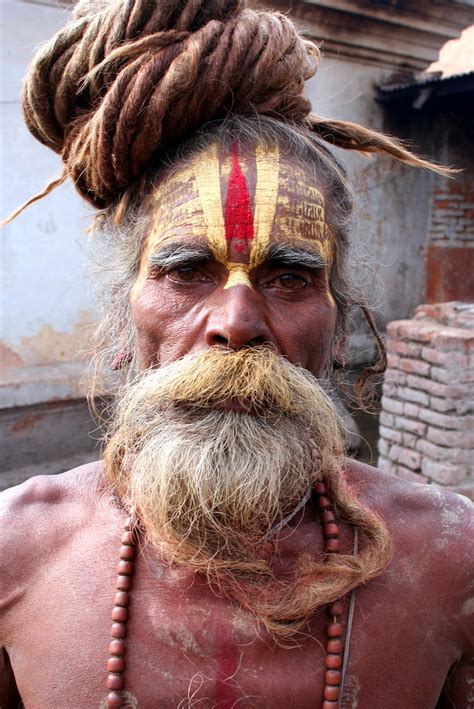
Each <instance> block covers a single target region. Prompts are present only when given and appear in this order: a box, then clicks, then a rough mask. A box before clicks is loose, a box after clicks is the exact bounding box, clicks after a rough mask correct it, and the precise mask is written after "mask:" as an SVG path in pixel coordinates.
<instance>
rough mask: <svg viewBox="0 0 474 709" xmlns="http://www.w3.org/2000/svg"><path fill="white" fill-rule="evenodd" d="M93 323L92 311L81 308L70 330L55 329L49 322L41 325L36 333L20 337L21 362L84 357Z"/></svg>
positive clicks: (64, 360) (32, 363)
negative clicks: (76, 320) (77, 318)
mask: <svg viewBox="0 0 474 709" xmlns="http://www.w3.org/2000/svg"><path fill="white" fill-rule="evenodd" d="M93 324H94V319H93V315H92V312H91V311H90V310H81V311H80V312H79V320H78V322H77V323H76V324H75V325H74V326H73V328H72V331H71V332H60V331H58V330H55V329H54V327H53V326H52V325H50V324H49V323H47V324H44V325H42V327H41V328H40V329H39V330H38V332H37V333H36V335H31V336H28V337H25V336H23V337H22V338H21V345H20V348H19V349H20V353H21V359H22V360H23V363H24V364H25V365H26V366H37V365H43V364H52V363H55V362H70V361H72V360H74V359H84V354H85V352H86V351H87V350H88V349H89V348H90V345H91V336H92V326H93ZM81 355H82V356H81ZM18 356H20V355H18Z"/></svg>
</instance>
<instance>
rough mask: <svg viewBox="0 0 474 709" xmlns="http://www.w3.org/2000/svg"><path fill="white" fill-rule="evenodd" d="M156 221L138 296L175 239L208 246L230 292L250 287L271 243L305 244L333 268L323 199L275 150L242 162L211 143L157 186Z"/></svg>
mask: <svg viewBox="0 0 474 709" xmlns="http://www.w3.org/2000/svg"><path fill="white" fill-rule="evenodd" d="M153 223H154V226H153V229H152V231H151V233H150V236H149V238H148V241H147V244H146V247H145V252H144V254H143V256H142V259H141V263H142V267H141V268H140V273H139V276H138V278H137V282H136V283H135V286H134V288H133V289H132V298H133V297H134V295H135V294H136V292H137V291H138V288H139V287H140V285H141V284H142V283H143V282H144V280H146V279H147V277H148V276H147V269H148V265H147V262H148V258H149V256H150V254H151V253H153V252H154V251H155V250H156V249H157V248H158V247H159V246H160V245H161V244H163V243H164V242H166V241H168V240H170V239H173V240H176V239H179V240H180V241H181V240H183V238H184V239H186V238H189V239H190V240H191V239H193V240H194V241H206V242H207V243H208V245H209V247H210V249H211V252H212V254H213V256H214V258H215V259H216V261H218V262H219V263H221V264H223V265H224V266H225V267H226V269H227V270H228V274H229V275H228V278H227V281H226V283H225V286H224V287H225V288H226V289H227V288H232V287H233V286H236V285H245V286H247V287H250V288H252V283H251V280H250V272H251V271H252V270H253V269H255V268H257V267H258V266H259V265H261V264H262V263H263V262H264V260H265V258H266V256H267V254H268V249H269V246H270V243H278V242H281V243H285V244H292V243H294V244H295V245H297V244H304V246H305V248H308V247H309V248H312V249H314V250H315V251H316V252H318V253H319V254H320V255H321V256H323V258H324V259H325V261H326V262H327V263H328V264H330V263H331V261H332V258H333V243H332V235H331V232H330V229H329V227H328V225H327V222H326V215H325V200H324V196H323V194H322V193H321V191H320V190H319V189H318V188H317V187H316V186H315V185H314V183H312V182H311V179H310V178H309V177H308V173H307V171H306V170H305V169H304V168H301V167H299V166H297V165H294V163H293V162H290V161H289V160H286V159H285V160H282V158H281V156H280V153H279V150H278V148H277V147H276V148H273V149H267V148H263V147H257V148H256V149H255V153H254V155H252V154H251V153H246V154H245V156H244V157H242V156H240V155H239V154H238V151H237V148H233V149H232V150H231V152H230V155H229V154H226V155H223V156H222V155H220V154H219V148H218V146H217V145H216V144H215V145H212V146H211V147H210V148H209V149H208V150H206V151H205V152H203V153H201V154H200V155H198V156H197V158H196V159H194V161H193V162H192V163H191V164H190V165H189V166H187V167H184V168H181V169H179V170H178V171H177V172H176V173H175V174H172V175H171V176H167V177H166V179H164V180H163V182H162V183H161V185H159V187H158V188H157V190H156V192H155V194H154V195H153Z"/></svg>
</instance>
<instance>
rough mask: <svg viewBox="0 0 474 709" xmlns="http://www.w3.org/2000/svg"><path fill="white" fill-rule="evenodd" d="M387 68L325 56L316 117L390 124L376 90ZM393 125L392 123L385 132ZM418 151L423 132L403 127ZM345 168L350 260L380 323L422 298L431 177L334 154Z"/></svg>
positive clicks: (313, 84) (315, 87) (315, 93)
mask: <svg viewBox="0 0 474 709" xmlns="http://www.w3.org/2000/svg"><path fill="white" fill-rule="evenodd" d="M390 73H391V70H389V69H388V68H387V67H385V68H382V67H378V66H376V65H375V64H373V63H363V62H361V63H358V62H357V61H356V60H353V61H347V60H343V59H334V58H332V57H327V58H323V60H322V63H321V67H320V69H319V71H318V73H317V75H316V77H315V78H314V79H312V80H311V81H310V82H309V84H308V95H309V97H310V98H311V101H312V104H313V109H314V111H315V112H316V113H320V114H321V115H323V116H330V117H333V118H343V119H346V120H351V121H356V122H359V123H361V124H362V125H366V126H370V127H371V128H375V129H379V130H384V129H385V128H386V127H387V120H386V114H385V113H384V109H383V107H382V106H381V105H380V104H379V103H378V102H377V101H376V100H375V87H376V86H377V85H378V84H380V83H383V82H384V81H386V80H387V77H388V76H389V75H390ZM390 127H392V128H393V126H389V128H390ZM403 130H407V131H409V132H410V134H411V135H412V137H413V142H414V144H415V146H417V147H418V148H419V150H420V152H422V153H424V154H429V152H430V146H429V145H425V144H424V142H425V138H424V133H423V131H421V130H420V131H417V130H416V127H415V128H413V126H411V125H408V126H407V125H405V126H402V127H401V131H399V135H404V133H403ZM334 152H335V153H336V154H337V156H338V157H339V159H340V160H341V161H342V162H343V164H344V165H346V166H347V167H348V170H349V175H350V178H351V180H352V182H353V184H354V187H355V191H356V228H355V233H354V238H353V245H354V248H353V261H354V264H358V280H359V282H360V283H361V284H362V285H363V286H365V290H366V292H367V295H368V297H369V300H370V302H371V303H372V305H373V306H375V308H376V311H377V313H378V323H379V325H381V326H382V327H385V325H386V323H387V322H388V321H390V320H394V319H399V318H405V317H408V316H409V315H410V314H411V313H412V312H413V310H414V308H415V307H416V306H417V305H418V304H419V303H420V302H422V300H423V294H424V283H423V257H422V252H423V249H424V247H425V244H426V239H427V233H428V227H429V221H430V195H431V189H432V183H433V177H432V175H429V174H427V173H423V172H420V171H418V170H414V169H413V168H406V167H403V166H400V165H397V164H396V163H394V162H393V161H391V160H389V159H387V158H370V159H368V158H363V157H360V156H355V155H353V154H351V153H348V152H347V151H343V150H338V149H334Z"/></svg>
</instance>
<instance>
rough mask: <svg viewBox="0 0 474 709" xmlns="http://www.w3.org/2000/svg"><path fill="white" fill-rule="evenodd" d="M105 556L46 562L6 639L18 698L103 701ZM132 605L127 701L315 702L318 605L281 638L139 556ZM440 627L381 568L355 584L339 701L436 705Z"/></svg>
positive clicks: (388, 708) (320, 637)
mask: <svg viewBox="0 0 474 709" xmlns="http://www.w3.org/2000/svg"><path fill="white" fill-rule="evenodd" d="M111 562H112V563H111V564H110V572H104V571H103V568H104V565H103V563H100V564H97V565H95V564H94V563H91V564H90V566H87V564H84V560H82V562H81V564H80V565H78V564H73V568H70V569H68V570H65V569H64V568H63V567H62V566H61V565H58V566H57V567H52V568H50V569H49V576H48V577H46V576H45V577H44V579H38V581H37V583H36V584H35V585H34V587H33V588H32V589H31V592H30V594H29V596H28V600H27V601H25V603H24V605H23V607H22V609H21V612H20V613H19V615H18V631H19V632H18V633H17V637H18V642H17V643H15V644H14V646H12V647H11V648H8V650H9V653H10V657H11V661H12V666H13V669H14V672H15V676H16V680H17V683H18V687H19V691H20V694H21V696H22V698H23V701H24V704H25V706H26V707H27V708H29V707H33V708H34V709H50V708H51V707H68V709H76V708H77V709H84V707H86V706H87V707H102V706H104V701H105V696H106V693H107V690H106V678H107V669H106V663H107V658H108V655H109V652H108V646H109V643H110V640H111V637H110V630H111V624H112V620H111V611H112V607H113V601H114V592H115V573H114V563H113V562H114V560H113V559H111ZM69 563H70V562H69ZM129 610H130V616H129V621H128V623H127V639H126V673H125V681H126V690H127V692H128V693H129V694H128V695H127V696H128V698H129V705H130V706H131V707H135V706H138V707H142V708H143V709H156V708H157V707H158V708H160V709H161V708H163V709H165V708H168V707H170V708H171V707H182V708H184V707H191V706H193V707H202V708H203V709H204V708H206V709H207V708H211V707H220V708H221V709H225V708H230V707H272V708H275V709H278V708H280V707H281V708H282V709H283V708H284V709H287V708H288V707H297V708H301V709H305V708H306V707H308V709H309V708H310V707H311V708H314V707H321V706H322V702H323V692H324V684H325V671H326V667H325V650H324V647H325V642H326V638H325V629H326V626H327V623H328V617H327V615H326V613H325V611H321V612H320V613H319V614H317V615H316V617H315V618H314V619H313V620H312V622H311V624H310V626H309V627H308V630H307V631H306V632H305V633H303V634H302V635H301V636H300V637H298V638H297V639H296V642H294V643H292V644H290V645H288V643H287V644H286V646H282V645H279V644H277V643H275V642H274V641H273V639H271V638H270V637H269V635H268V634H267V633H266V632H265V631H264V630H262V629H261V628H260V627H259V626H258V625H257V624H256V623H255V621H254V620H253V619H252V618H251V617H250V616H249V615H248V614H247V613H246V612H245V611H243V610H242V609H239V608H237V607H235V605H234V604H232V603H231V602H229V601H227V600H226V599H224V598H222V597H219V596H218V595H216V594H215V593H213V592H212V591H211V590H210V589H209V588H208V587H207V585H206V584H205V583H204V582H202V581H199V580H194V581H193V580H192V579H190V578H189V576H186V575H185V574H182V573H181V572H175V571H173V570H170V569H166V568H165V567H163V566H161V565H160V564H158V563H156V562H153V561H151V560H150V559H147V558H141V559H140V561H139V563H138V564H137V570H136V575H135V579H134V587H133V591H132V594H131V601H130V609H129ZM343 627H344V631H346V629H347V610H346V613H345V615H344V618H343ZM444 633H445V627H444V625H443V623H442V622H438V620H437V619H436V614H435V613H433V609H432V608H431V609H430V608H427V606H426V604H423V603H422V602H421V599H417V598H415V599H414V603H412V604H409V605H408V606H407V604H406V602H404V601H403V599H402V598H401V596H400V588H395V587H393V584H392V585H391V584H390V583H389V580H388V579H385V578H384V577H380V579H378V581H377V584H376V585H375V584H374V585H373V586H372V587H366V588H365V589H361V590H359V591H358V593H357V596H356V604H355V614H354V622H353V627H352V639H351V643H350V648H349V662H348V668H347V675H346V682H345V689H344V693H343V696H342V698H341V707H343V708H345V707H351V708H354V709H355V708H356V707H365V708H366V709H376V708H377V707H380V706H384V707H385V709H396V708H397V707H400V706H410V707H411V708H412V709H417V708H418V707H419V708H420V709H430V708H434V707H435V704H436V701H437V698H438V696H439V694H440V692H441V688H442V686H443V683H444V679H445V677H446V675H447V673H448V671H449V667H450V665H451V664H452V662H453V661H454V659H455V658H454V657H453V656H452V650H451V647H450V643H449V638H448V637H447V636H446V635H444Z"/></svg>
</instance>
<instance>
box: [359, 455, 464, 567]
mask: <svg viewBox="0 0 474 709" xmlns="http://www.w3.org/2000/svg"><path fill="white" fill-rule="evenodd" d="M346 475H347V479H348V482H349V484H350V485H351V487H352V489H353V490H354V492H355V493H356V494H357V496H358V497H359V499H360V501H361V502H362V503H365V504H367V505H368V506H369V507H370V508H371V509H373V510H375V511H377V512H378V513H379V514H380V515H381V516H382V517H383V519H384V520H385V522H386V523H387V525H388V527H389V529H390V530H391V532H392V533H393V534H395V535H396V536H399V535H400V536H403V535H404V533H408V534H409V535H410V536H411V535H412V532H413V531H417V532H418V533H419V534H420V533H424V534H428V535H429V537H430V539H431V541H432V542H433V546H434V549H439V550H443V549H445V548H447V547H448V546H450V544H451V543H453V542H454V541H455V540H456V539H457V540H458V541H459V543H460V544H461V546H465V547H466V548H468V547H469V542H472V528H473V522H474V514H473V513H474V505H473V504H472V502H471V501H470V500H469V499H468V498H467V497H464V496H463V495H458V494H456V493H453V492H451V491H449V490H445V489H443V488H439V487H435V486H434V485H423V484H419V483H411V482H407V481H405V480H402V479H401V478H397V477H395V476H394V475H389V474H388V473H383V472H382V471H380V470H377V468H373V467H372V466H370V465H365V464H363V463H359V462H357V461H355V460H348V461H347V463H346ZM414 526H415V527H416V529H415V528H414ZM471 551H472V547H471ZM450 553H451V555H452V553H453V548H452V547H451V551H450Z"/></svg>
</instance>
